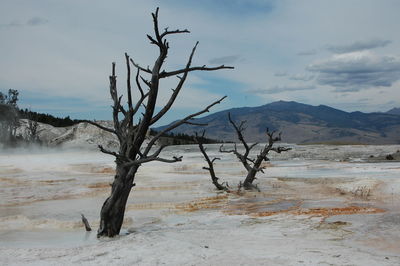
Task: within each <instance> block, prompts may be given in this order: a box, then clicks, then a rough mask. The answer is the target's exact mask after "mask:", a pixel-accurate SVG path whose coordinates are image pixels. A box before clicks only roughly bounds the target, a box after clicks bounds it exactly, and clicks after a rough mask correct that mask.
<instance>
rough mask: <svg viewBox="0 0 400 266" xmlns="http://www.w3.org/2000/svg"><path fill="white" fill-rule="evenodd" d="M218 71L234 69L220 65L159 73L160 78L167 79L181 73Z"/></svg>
mask: <svg viewBox="0 0 400 266" xmlns="http://www.w3.org/2000/svg"><path fill="white" fill-rule="evenodd" d="M219 69H234V67H232V66H225V65H220V66H217V67H207V66H205V65H204V66H201V67H200V66H197V67H190V68H183V69H179V70H175V71H171V72H165V71H163V72H161V73H160V78H167V77H171V76H176V75H179V74H182V73H186V72H192V71H198V70H200V71H214V70H219Z"/></svg>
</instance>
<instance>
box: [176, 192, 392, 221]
mask: <svg viewBox="0 0 400 266" xmlns="http://www.w3.org/2000/svg"><path fill="white" fill-rule="evenodd" d="M228 197H229V194H222V195H218V196H215V197H207V198H202V199H198V200H194V201H191V202H189V203H184V204H179V205H176V208H177V209H179V210H182V211H187V212H193V211H199V210H204V209H220V210H221V211H223V212H224V213H226V214H228V215H249V216H251V217H266V216H272V215H276V214H281V213H287V214H291V215H307V216H310V217H314V216H316V217H322V218H323V219H324V220H325V219H326V218H327V217H330V216H335V215H350V214H374V213H382V212H385V210H383V209H379V208H375V207H362V206H356V205H352V206H345V207H321V208H310V209H302V208H301V205H302V203H303V201H302V200H300V199H284V198H263V197H254V198H249V197H247V198H246V197H243V198H239V199H235V200H229V198H228Z"/></svg>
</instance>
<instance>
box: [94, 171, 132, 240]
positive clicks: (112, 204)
mask: <svg viewBox="0 0 400 266" xmlns="http://www.w3.org/2000/svg"><path fill="white" fill-rule="evenodd" d="M137 169H138V166H135V167H132V168H128V169H126V168H123V167H122V166H120V165H118V164H117V169H116V176H115V179H114V182H113V184H112V189H111V195H110V196H109V197H108V198H107V199H106V201H105V202H104V203H103V207H102V208H101V212H100V227H99V230H98V231H97V237H101V236H108V237H114V236H116V235H118V234H119V232H120V230H121V227H122V223H123V221H124V214H125V206H126V203H127V201H128V197H129V193H130V192H131V189H132V187H133V186H134V184H133V180H134V178H135V174H136V171H137Z"/></svg>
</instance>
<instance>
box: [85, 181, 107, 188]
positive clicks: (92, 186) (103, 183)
mask: <svg viewBox="0 0 400 266" xmlns="http://www.w3.org/2000/svg"><path fill="white" fill-rule="evenodd" d="M87 187H88V188H109V187H110V183H109V182H99V183H94V184H90V185H88V186H87Z"/></svg>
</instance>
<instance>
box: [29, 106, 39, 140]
mask: <svg viewBox="0 0 400 266" xmlns="http://www.w3.org/2000/svg"><path fill="white" fill-rule="evenodd" d="M38 126H39V123H38V122H37V121H36V120H34V118H33V115H32V114H31V113H30V114H29V115H28V127H27V138H28V141H29V142H31V143H38V142H39V141H40V140H39V135H38V133H39V132H38Z"/></svg>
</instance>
